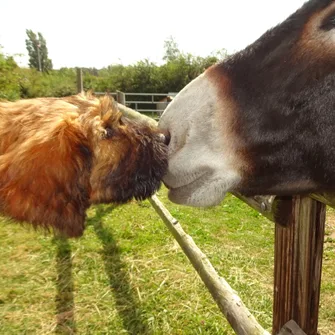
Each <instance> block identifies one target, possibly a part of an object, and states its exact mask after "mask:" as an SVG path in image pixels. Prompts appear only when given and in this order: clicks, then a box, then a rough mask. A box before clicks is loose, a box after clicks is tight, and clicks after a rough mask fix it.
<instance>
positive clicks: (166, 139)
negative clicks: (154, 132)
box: [159, 131, 171, 145]
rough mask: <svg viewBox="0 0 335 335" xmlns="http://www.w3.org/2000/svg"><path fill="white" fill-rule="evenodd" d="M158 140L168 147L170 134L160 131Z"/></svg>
mask: <svg viewBox="0 0 335 335" xmlns="http://www.w3.org/2000/svg"><path fill="white" fill-rule="evenodd" d="M159 138H160V140H161V141H162V142H163V143H164V144H166V145H169V143H170V139H171V136H170V133H169V132H168V131H162V132H161V133H160V134H159Z"/></svg>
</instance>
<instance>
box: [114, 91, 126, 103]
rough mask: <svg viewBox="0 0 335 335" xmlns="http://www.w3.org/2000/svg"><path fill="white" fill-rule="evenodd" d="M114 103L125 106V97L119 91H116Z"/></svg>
mask: <svg viewBox="0 0 335 335" xmlns="http://www.w3.org/2000/svg"><path fill="white" fill-rule="evenodd" d="M116 101H117V102H118V103H119V104H122V105H126V95H125V94H124V93H123V92H121V91H116Z"/></svg>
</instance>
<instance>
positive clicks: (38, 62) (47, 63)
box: [26, 29, 52, 72]
mask: <svg viewBox="0 0 335 335" xmlns="http://www.w3.org/2000/svg"><path fill="white" fill-rule="evenodd" d="M26 33H27V36H28V39H26V47H27V50H28V54H29V66H30V67H31V68H35V69H37V70H38V71H40V72H48V71H50V70H52V61H51V59H49V58H48V48H47V44H46V41H45V38H44V37H43V35H42V34H41V33H37V35H36V34H35V33H34V32H33V31H32V30H30V29H27V30H26Z"/></svg>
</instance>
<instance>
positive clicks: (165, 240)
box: [0, 189, 335, 335]
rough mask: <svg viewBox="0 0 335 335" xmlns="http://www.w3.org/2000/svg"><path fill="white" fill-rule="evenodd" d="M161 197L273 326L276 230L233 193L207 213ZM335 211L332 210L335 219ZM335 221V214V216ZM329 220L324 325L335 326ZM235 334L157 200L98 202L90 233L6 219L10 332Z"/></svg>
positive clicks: (6, 330) (2, 228)
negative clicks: (47, 231)
mask: <svg viewBox="0 0 335 335" xmlns="http://www.w3.org/2000/svg"><path fill="white" fill-rule="evenodd" d="M159 193H160V195H159V197H160V199H161V200H163V202H164V203H165V204H166V206H167V207H168V209H169V210H170V211H171V214H172V215H173V216H174V217H176V218H177V219H178V220H179V221H180V222H181V224H182V226H183V228H184V229H185V230H186V231H187V232H188V233H189V234H190V235H191V236H192V237H193V239H194V240H195V242H196V243H197V244H198V246H199V247H200V248H201V249H202V250H203V252H205V253H206V254H207V256H208V257H209V259H210V260H211V262H212V263H213V265H214V267H215V268H216V269H217V271H218V272H219V273H220V274H221V275H222V276H223V277H225V278H226V279H227V281H228V282H229V283H230V284H231V286H232V287H233V288H234V289H235V290H236V291H238V293H239V295H240V296H241V297H242V299H243V301H244V302H245V304H246V305H247V306H248V308H249V309H250V310H251V311H252V313H254V315H255V316H256V318H257V320H258V321H259V322H260V323H261V324H262V325H263V326H264V327H265V328H267V329H268V330H270V329H271V320H272V289H273V288H272V286H273V242H274V235H273V232H274V226H273V223H271V222H269V221H268V220H267V219H265V218H264V217H263V216H262V215H260V214H259V213H257V212H255V211H254V210H252V209H251V208H249V207H248V206H247V205H245V204H243V203H242V202H241V201H239V200H238V199H236V198H234V197H233V196H228V197H227V198H226V200H225V201H224V202H223V203H222V204H221V206H218V207H215V208H210V209H206V210H201V209H195V208H189V207H184V206H177V205H175V204H172V203H170V202H169V201H168V200H167V198H166V190H165V189H163V190H161V191H160V192H159ZM332 216H334V217H335V215H334V212H333V211H330V217H332ZM334 222H335V220H334ZM334 230H335V225H333V223H332V222H330V223H329V224H328V225H327V238H326V241H327V242H326V243H325V257H324V265H323V284H322V297H321V299H322V301H321V311H320V330H321V331H322V334H329V335H331V334H334V329H335V284H334V281H333V278H334V276H335V264H334V260H335V252H334V251H335V241H334V238H333V237H332V236H333V235H332V234H333V232H334ZM55 333H56V334H74V333H76V334H85V335H86V334H115V335H119V334H155V335H156V334H157V335H158V334H162V335H163V334H164V335H169V334H173V335H177V334H180V335H188V334H190V335H191V334H192V335H193V334H208V335H215V334H233V331H232V330H231V328H230V326H229V325H228V323H227V321H226V320H225V319H224V318H223V316H222V315H221V313H220V311H219V309H218V307H217V306H216V304H215V303H214V302H213V300H212V298H211V296H210V294H209V293H208V291H207V290H206V289H205V287H204V285H203V284H202V282H201V281H200V279H199V278H198V276H197V274H196V273H195V271H194V269H193V268H192V266H191V265H190V264H189V262H188V260H187V259H186V257H185V255H184V254H183V253H182V251H181V250H180V248H179V246H178V245H177V244H176V242H175V241H174V239H173V238H172V236H171V235H170V233H169V232H168V230H167V228H166V227H165V225H164V224H163V222H162V221H161V220H160V218H159V217H158V215H157V214H156V212H155V211H154V210H153V208H152V207H151V205H150V204H149V202H148V201H144V202H142V203H139V202H132V203H130V204H128V205H124V206H120V207H113V206H95V207H92V208H91V209H90V210H89V211H88V219H87V229H86V231H85V234H84V236H83V237H82V238H80V239H77V240H62V239H59V238H58V239H57V238H53V237H52V236H50V235H44V234H43V233H41V232H34V231H31V230H28V229H27V227H21V226H19V225H16V224H13V223H9V222H7V221H6V220H5V219H2V222H1V223H0V334H1V335H7V334H55Z"/></svg>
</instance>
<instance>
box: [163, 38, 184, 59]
mask: <svg viewBox="0 0 335 335" xmlns="http://www.w3.org/2000/svg"><path fill="white" fill-rule="evenodd" d="M164 50H165V54H164V56H163V60H165V61H167V62H171V61H174V60H176V59H177V58H178V57H179V56H180V55H181V52H180V50H179V47H178V44H177V42H176V41H175V40H174V38H173V37H172V36H170V37H169V38H168V39H167V40H166V41H164Z"/></svg>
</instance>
